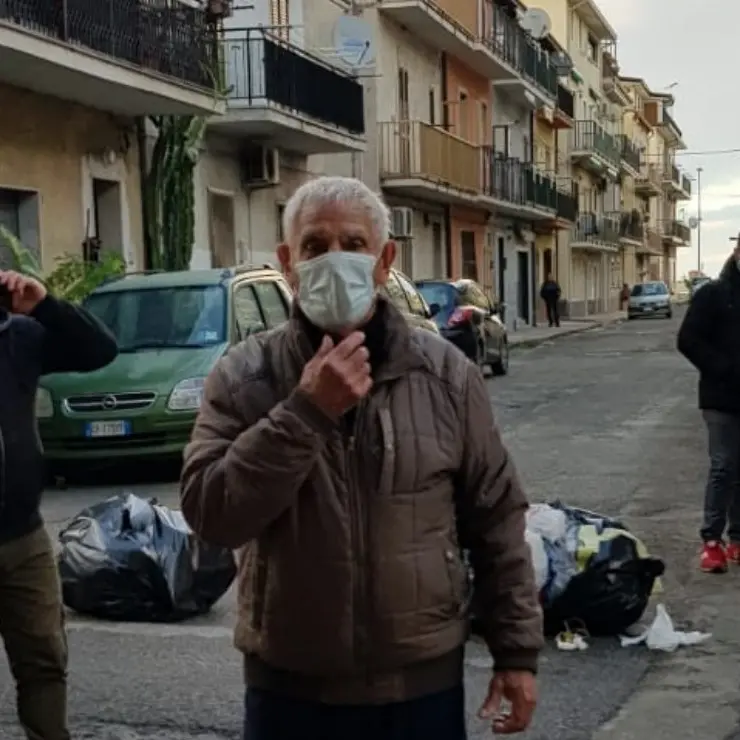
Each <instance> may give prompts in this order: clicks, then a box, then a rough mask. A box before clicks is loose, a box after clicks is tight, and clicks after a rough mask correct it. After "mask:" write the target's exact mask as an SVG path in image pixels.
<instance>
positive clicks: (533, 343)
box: [509, 317, 625, 352]
mask: <svg viewBox="0 0 740 740" xmlns="http://www.w3.org/2000/svg"><path fill="white" fill-rule="evenodd" d="M624 321H625V319H623V318H621V317H620V318H617V319H607V320H604V321H587V320H585V321H583V326H575V327H573V328H572V329H566V330H565V331H561V332H560V333H558V334H553V335H551V336H549V337H537V338H534V337H533V338H532V339H522V340H521V341H519V342H516V344H514V343H510V344H509V350H510V351H512V352H513V351H516V350H518V349H531V348H532V347H538V346H539V345H541V344H545V343H547V342H556V341H557V340H558V339H563V338H564V337H571V336H573V335H574V334H582V333H583V332H587V331H592V330H593V329H603V328H604V327H606V326H614V325H616V324H621V323H622V322H624Z"/></svg>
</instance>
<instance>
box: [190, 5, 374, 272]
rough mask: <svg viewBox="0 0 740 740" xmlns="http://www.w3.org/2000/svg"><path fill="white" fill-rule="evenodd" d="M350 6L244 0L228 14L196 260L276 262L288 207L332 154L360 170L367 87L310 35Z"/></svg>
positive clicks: (339, 166) (203, 161)
mask: <svg viewBox="0 0 740 740" xmlns="http://www.w3.org/2000/svg"><path fill="white" fill-rule="evenodd" d="M309 8H310V12H309ZM340 12H341V11H340V10H339V9H338V8H337V7H336V6H335V5H333V4H332V3H330V2H328V0H314V2H312V3H311V4H310V6H309V5H308V3H307V2H305V0H298V1H294V0H293V1H291V2H288V1H287V0H270V2H265V3H255V4H253V5H248V4H235V5H234V6H233V11H232V14H231V15H230V16H229V17H228V18H226V19H225V21H224V30H223V32H222V34H221V37H220V40H219V43H220V48H221V59H222V62H223V67H224V84H225V90H226V110H225V112H224V114H223V115H222V116H219V117H215V118H213V119H211V121H210V123H209V126H208V129H207V133H206V137H205V142H204V150H203V152H202V153H201V156H200V160H199V162H198V166H197V168H196V174H195V192H196V197H195V232H196V233H195V248H194V250H193V259H192V262H191V265H192V266H193V267H207V266H227V265H233V264H236V263H238V262H250V263H255V264H257V263H263V262H274V260H275V246H276V244H277V243H278V242H279V241H280V239H282V237H283V234H282V211H283V208H284V205H285V203H286V201H287V200H288V198H290V196H291V195H292V194H293V192H294V191H295V190H296V189H297V188H298V187H299V186H300V185H301V184H302V183H303V182H304V181H305V180H306V179H307V178H310V177H315V176H316V175H319V174H323V173H325V172H326V171H327V169H326V167H325V166H324V165H325V158H324V155H339V158H338V159H336V160H335V162H334V167H335V170H337V171H342V173H343V174H356V168H357V159H356V155H358V154H359V153H361V152H362V151H363V150H364V148H365V146H366V142H365V129H366V127H365V93H364V90H363V86H362V83H361V81H359V80H358V79H357V78H356V76H355V75H353V74H351V71H350V70H348V69H346V68H345V67H344V66H343V65H342V63H341V62H340V60H337V59H334V58H332V57H331V55H329V54H322V53H321V50H320V49H317V48H316V46H314V44H313V41H312V39H313V37H312V36H311V35H310V34H311V32H313V31H315V30H316V29H317V28H318V29H319V30H321V29H322V28H323V26H325V25H326V23H325V21H326V18H327V13H328V14H329V16H331V15H337V14H338V13H340ZM306 29H309V31H308V33H307V31H306Z"/></svg>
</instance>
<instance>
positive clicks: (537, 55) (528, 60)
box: [520, 36, 558, 98]
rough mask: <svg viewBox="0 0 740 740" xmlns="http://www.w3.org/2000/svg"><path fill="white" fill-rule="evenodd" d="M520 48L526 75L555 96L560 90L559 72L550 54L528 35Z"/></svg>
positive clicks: (521, 64)
mask: <svg viewBox="0 0 740 740" xmlns="http://www.w3.org/2000/svg"><path fill="white" fill-rule="evenodd" d="M520 48H521V52H520V58H521V62H520V66H521V71H522V72H523V74H524V76H525V77H528V78H529V79H530V80H531V81H532V82H534V84H535V85H537V86H538V87H540V88H542V90H544V91H545V92H546V93H548V94H549V95H551V96H552V97H553V98H554V97H555V96H556V95H557V92H558V73H557V71H556V70H555V67H554V66H553V63H552V62H551V61H550V55H549V54H548V53H547V52H546V51H544V49H542V48H540V46H539V44H537V42H536V41H533V40H530V39H529V38H527V37H526V36H525V38H524V41H522V42H521V47H520Z"/></svg>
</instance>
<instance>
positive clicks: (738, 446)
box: [677, 239, 740, 573]
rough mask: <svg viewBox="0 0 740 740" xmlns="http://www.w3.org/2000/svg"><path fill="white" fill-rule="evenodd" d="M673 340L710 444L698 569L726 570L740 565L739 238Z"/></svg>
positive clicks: (707, 570)
mask: <svg viewBox="0 0 740 740" xmlns="http://www.w3.org/2000/svg"><path fill="white" fill-rule="evenodd" d="M677 344H678V350H679V352H681V354H683V355H684V356H685V357H686V358H687V359H688V360H689V361H690V362H691V363H692V364H693V365H694V366H695V367H696V368H697V370H698V371H699V408H700V409H701V410H702V414H703V416H704V422H705V423H706V426H707V434H708V442H709V476H708V480H707V486H706V491H705V494H704V521H703V523H702V527H701V530H700V534H701V538H702V540H703V542H704V545H703V548H702V552H701V558H700V561H699V567H700V568H701V570H703V571H704V572H706V573H724V572H726V571H727V568H728V564H729V563H737V564H740V239H739V240H738V246H737V247H736V248H735V250H734V251H733V253H732V255H731V257H730V258H729V259H728V260H727V262H726V263H725V265H724V267H723V268H722V272H721V273H720V276H719V278H718V279H717V280H713V281H712V282H709V283H707V284H706V285H703V286H702V288H701V290H698V291H697V292H696V293H695V294H694V296H693V298H692V300H691V303H690V305H689V308H688V310H687V312H686V316H685V317H684V320H683V323H682V324H681V329H680V330H679V332H678V343H677ZM725 538H726V539H725Z"/></svg>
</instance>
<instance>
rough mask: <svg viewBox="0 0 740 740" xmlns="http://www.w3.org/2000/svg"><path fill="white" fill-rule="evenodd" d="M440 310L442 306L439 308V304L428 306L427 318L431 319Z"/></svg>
mask: <svg viewBox="0 0 740 740" xmlns="http://www.w3.org/2000/svg"><path fill="white" fill-rule="evenodd" d="M441 310H442V306H440V305H439V303H431V304H429V318H430V319H433V318H434V317H435V316H436V315H437V314H438V313H439V312H440V311H441Z"/></svg>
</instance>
